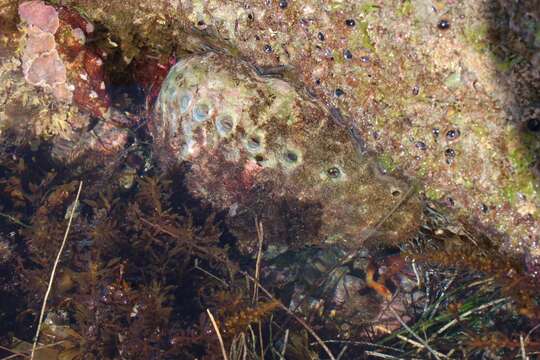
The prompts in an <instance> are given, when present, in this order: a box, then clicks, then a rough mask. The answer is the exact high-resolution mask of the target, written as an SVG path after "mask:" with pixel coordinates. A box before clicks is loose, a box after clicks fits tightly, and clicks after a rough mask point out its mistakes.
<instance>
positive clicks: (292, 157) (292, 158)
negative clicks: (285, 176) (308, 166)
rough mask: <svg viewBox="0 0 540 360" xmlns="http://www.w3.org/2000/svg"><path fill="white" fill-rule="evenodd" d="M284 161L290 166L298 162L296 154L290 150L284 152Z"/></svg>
mask: <svg viewBox="0 0 540 360" xmlns="http://www.w3.org/2000/svg"><path fill="white" fill-rule="evenodd" d="M285 161H287V162H288V163H291V164H294V163H296V162H297V161H298V154H297V153H296V152H294V151H292V150H287V151H286V152H285Z"/></svg>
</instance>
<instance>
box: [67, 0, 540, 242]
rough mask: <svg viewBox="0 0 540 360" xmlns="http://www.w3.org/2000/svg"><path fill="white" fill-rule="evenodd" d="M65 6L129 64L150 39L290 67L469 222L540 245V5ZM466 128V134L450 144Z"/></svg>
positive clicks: (159, 47) (295, 77) (219, 0)
mask: <svg viewBox="0 0 540 360" xmlns="http://www.w3.org/2000/svg"><path fill="white" fill-rule="evenodd" d="M66 3H71V4H76V5H77V6H79V7H80V8H81V9H83V10H84V11H85V12H86V13H87V14H92V16H93V17H95V19H96V20H99V21H100V22H102V23H103V24H104V25H105V26H107V27H108V28H109V29H111V33H113V34H117V36H118V37H120V38H121V39H122V45H121V46H122V48H125V49H126V53H127V57H128V58H129V57H131V56H133V55H132V54H133V53H134V51H133V48H135V49H136V50H137V49H139V48H140V47H142V46H146V47H149V48H151V49H152V50H153V51H156V52H160V51H164V52H168V51H171V50H173V49H176V50H177V51H176V52H177V53H182V51H184V50H193V49H196V48H198V47H199V48H200V47H203V48H204V47H211V48H219V49H221V50H223V51H228V52H230V53H231V54H233V55H235V56H239V57H242V58H244V59H246V60H247V61H249V62H251V63H253V64H257V65H258V66H260V67H276V66H281V65H287V66H289V67H291V68H292V70H290V71H288V72H287V73H286V74H284V76H285V77H287V78H288V79H289V80H292V81H293V82H295V83H302V84H304V85H305V86H307V87H308V88H310V90H311V92H312V93H313V94H315V95H316V96H317V97H319V98H320V99H321V100H322V102H326V103H327V104H329V105H330V106H335V107H337V108H339V109H340V110H341V111H342V113H343V114H345V115H346V119H350V121H351V122H354V123H355V124H356V125H357V128H358V129H359V130H360V133H361V135H362V137H363V139H364V141H365V142H366V144H367V145H368V146H369V147H370V148H372V149H375V150H376V151H377V152H379V153H381V154H383V157H388V158H391V159H392V161H391V162H390V161H389V159H388V158H387V159H385V160H386V161H385V162H386V163H392V164H395V165H397V166H398V167H399V168H401V169H402V170H403V171H405V172H406V173H407V174H408V175H411V176H415V177H418V178H419V179H420V180H421V181H422V182H423V183H424V184H425V185H426V188H427V189H428V195H429V194H433V193H437V199H438V200H441V201H442V202H443V203H445V204H448V205H451V206H452V208H453V209H455V211H456V214H457V215H458V216H459V217H460V218H461V219H463V220H464V221H467V222H473V223H476V224H478V225H479V226H482V227H483V228H484V229H488V230H489V229H491V230H494V231H493V234H494V235H499V236H498V237H501V238H503V243H504V244H505V245H506V246H507V247H508V248H509V249H510V250H511V251H514V252H518V253H519V252H522V251H523V250H524V249H526V248H528V247H533V246H536V245H535V244H536V243H538V240H540V226H538V220H539V216H540V214H539V206H540V197H539V194H538V191H539V190H538V178H537V177H535V175H534V171H533V170H534V168H535V166H536V167H537V166H538V165H537V164H536V165H535V163H534V161H536V162H537V161H538V160H537V155H535V154H536V153H537V152H538V149H539V148H540V145H539V143H540V142H539V140H538V135H537V134H532V135H533V137H534V139H533V141H528V140H527V137H528V136H527V131H528V130H526V129H525V130H524V126H523V122H524V120H523V114H524V110H525V109H526V108H527V107H531V106H532V107H536V108H538V99H539V98H540V95H539V94H540V91H539V85H538V84H539V83H540V71H539V70H538V69H539V67H538V65H539V63H540V56H538V46H539V41H538V38H539V36H538V34H539V32H538V24H539V22H538V19H540V15H539V11H540V10H539V9H540V7H538V6H537V5H538V4H537V2H536V1H529V2H519V3H517V2H511V1H506V0H502V1H497V2H492V1H490V2H485V1H480V0H475V1H433V0H412V1H401V0H394V1H382V0H373V1H323V2H321V1H311V0H308V1H298V2H289V4H288V6H287V7H286V8H280V7H279V4H278V2H276V1H275V2H267V1H256V0H254V1H242V2H230V1H224V0H208V1H191V0H189V1H188V0H179V1H151V2H147V1H130V2H110V1H93V2H89V1H83V0H71V1H67V2H66ZM440 24H443V25H444V26H443V25H440ZM269 49H270V50H271V51H269ZM345 50H349V51H350V53H351V55H352V57H351V58H349V59H344V58H343V56H342V54H344V51H345ZM338 89H339V91H337V90H338ZM338 94H339V95H340V96H337V95H338ZM456 127H457V128H458V129H459V130H460V136H459V137H457V138H453V139H448V138H447V137H446V133H447V132H448V131H450V130H452V129H455V128H456ZM419 142H421V143H423V144H424V145H425V146H420V147H418V146H416V144H417V143H419ZM516 150H517V151H518V152H521V153H523V154H522V156H516V154H515V151H516ZM530 155H533V156H530ZM496 233H497V234H496Z"/></svg>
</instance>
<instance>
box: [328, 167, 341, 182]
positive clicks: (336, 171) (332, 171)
mask: <svg viewBox="0 0 540 360" xmlns="http://www.w3.org/2000/svg"><path fill="white" fill-rule="evenodd" d="M326 173H327V174H328V176H329V177H331V178H332V179H337V178H338V177H340V176H341V170H339V168H338V167H336V166H332V167H331V168H330V169H328V170H327V171H326Z"/></svg>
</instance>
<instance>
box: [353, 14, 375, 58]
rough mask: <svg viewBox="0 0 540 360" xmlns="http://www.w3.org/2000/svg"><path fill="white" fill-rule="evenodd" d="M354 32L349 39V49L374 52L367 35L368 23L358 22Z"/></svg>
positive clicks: (371, 41)
mask: <svg viewBox="0 0 540 360" xmlns="http://www.w3.org/2000/svg"><path fill="white" fill-rule="evenodd" d="M356 26H357V29H356V31H355V32H354V33H353V34H352V35H351V37H350V38H349V47H350V48H351V49H361V48H363V49H369V50H371V51H374V50H375V46H374V44H373V40H372V39H371V36H370V35H369V23H368V22H367V21H365V20H362V21H358V23H357V25H356Z"/></svg>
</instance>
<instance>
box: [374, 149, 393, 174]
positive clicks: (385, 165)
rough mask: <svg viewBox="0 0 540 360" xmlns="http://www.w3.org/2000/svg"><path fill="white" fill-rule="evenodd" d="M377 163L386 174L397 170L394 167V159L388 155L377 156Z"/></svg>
mask: <svg viewBox="0 0 540 360" xmlns="http://www.w3.org/2000/svg"><path fill="white" fill-rule="evenodd" d="M377 163H378V164H379V165H380V166H381V168H382V169H383V170H384V171H385V172H387V173H391V172H393V171H395V170H396V168H397V165H396V163H395V161H394V159H393V158H392V156H391V155H390V154H388V153H385V154H381V155H379V156H378V157H377Z"/></svg>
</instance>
